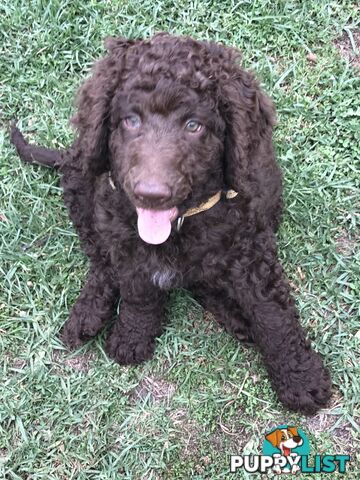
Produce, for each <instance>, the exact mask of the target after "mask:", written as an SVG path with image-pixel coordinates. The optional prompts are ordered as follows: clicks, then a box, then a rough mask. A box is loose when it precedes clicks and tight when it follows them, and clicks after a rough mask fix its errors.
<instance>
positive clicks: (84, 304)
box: [61, 263, 119, 348]
mask: <svg viewBox="0 0 360 480" xmlns="http://www.w3.org/2000/svg"><path fill="white" fill-rule="evenodd" d="M118 299H119V289H118V287H117V286H115V285H114V281H113V278H112V275H111V271H110V269H109V267H106V266H105V265H103V264H99V265H97V264H95V263H92V264H91V266H90V271H89V273H88V276H87V279H86V283H85V285H84V286H83V288H82V290H81V292H80V295H79V297H78V299H77V300H76V302H75V304H74V306H73V307H72V309H71V312H70V315H69V318H68V320H67V321H66V323H65V325H64V327H63V330H62V334H61V338H62V340H63V342H64V343H65V344H66V345H67V346H68V347H70V348H75V347H78V346H80V345H81V344H82V343H84V342H85V341H86V340H89V339H90V338H91V337H94V336H95V335H96V334H97V333H98V332H99V331H100V330H101V328H102V327H103V326H104V325H105V323H106V322H107V321H109V320H111V318H112V316H113V314H114V312H115V304H116V302H117V301H118Z"/></svg>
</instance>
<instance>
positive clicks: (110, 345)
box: [106, 278, 166, 365]
mask: <svg viewBox="0 0 360 480" xmlns="http://www.w3.org/2000/svg"><path fill="white" fill-rule="evenodd" d="M120 294H121V304H120V314H119V317H118V318H117V320H116V322H115V324H114V326H113V328H112V330H111V332H110V335H109V338H108V340H107V343H106V351H107V353H108V355H109V357H111V358H112V359H114V360H115V361H116V362H118V363H120V364H124V365H127V364H137V363H141V362H143V361H145V360H148V359H150V358H151V357H152V355H153V353H154V350H155V338H156V337H158V336H159V335H160V334H161V327H162V321H163V320H164V317H165V300H166V294H165V293H164V292H162V291H161V290H159V289H156V288H154V286H153V285H151V284H149V283H147V282H144V283H142V282H141V279H139V278H134V279H132V280H131V281H128V282H127V283H126V284H123V285H121V287H120Z"/></svg>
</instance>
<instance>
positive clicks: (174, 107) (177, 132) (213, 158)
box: [73, 34, 274, 243]
mask: <svg viewBox="0 0 360 480" xmlns="http://www.w3.org/2000/svg"><path fill="white" fill-rule="evenodd" d="M106 45H107V48H108V51H109V54H108V56H106V57H105V58H104V59H102V60H100V61H99V62H97V64H96V65H95V68H94V72H93V75H92V77H91V78H90V79H89V80H87V81H86V82H85V84H84V85H83V86H82V88H81V89H80V92H79V96H78V102H77V105H78V111H77V114H76V115H75V117H74V118H73V123H74V124H75V125H76V127H77V129H78V133H79V135H78V139H77V142H76V143H75V145H76V148H77V149H78V152H79V158H80V161H81V162H82V165H83V168H84V169H85V170H86V171H87V172H89V173H90V174H93V175H98V174H101V173H103V172H105V171H107V170H109V171H111V172H112V177H113V181H114V183H115V185H116V186H117V187H119V188H123V189H124V190H125V192H126V194H127V195H128V197H129V199H130V201H131V203H132V204H133V206H134V208H136V210H137V213H138V217H139V222H138V225H140V226H141V228H142V229H143V232H142V233H143V235H142V236H143V238H144V237H145V239H146V236H147V233H146V230H147V229H151V228H155V229H158V233H159V235H158V240H159V241H158V243H161V242H162V241H165V240H166V238H167V234H166V232H168V233H169V228H168V227H169V225H170V223H171V221H173V220H174V219H175V218H176V217H177V216H178V215H179V214H181V213H183V212H184V211H185V210H186V209H187V208H190V207H193V206H195V205H198V204H199V203H201V202H203V201H204V200H206V199H208V198H209V197H210V196H211V195H213V194H214V193H216V192H218V191H219V190H222V189H225V188H231V189H234V190H236V191H237V192H239V193H240V195H242V196H243V197H244V198H247V197H248V198H250V197H252V196H253V195H254V193H255V191H256V190H257V187H256V178H257V172H258V170H259V168H260V166H259V161H262V162H263V160H260V159H263V157H264V156H266V152H269V151H271V148H272V146H271V132H272V126H273V123H274V110H273V107H272V104H271V102H270V101H269V99H268V98H267V97H266V96H265V95H264V94H263V93H262V92H261V90H260V88H259V86H258V83H257V82H256V80H255V79H254V77H253V75H251V74H249V73H247V72H245V71H244V70H242V69H241V68H240V67H239V65H238V60H239V53H238V52H237V51H236V50H234V49H232V48H227V47H224V46H222V45H218V44H215V43H209V42H199V41H195V40H193V39H191V38H187V37H173V36H170V35H167V34H159V35H156V36H154V37H153V38H152V39H150V40H133V41H129V40H124V39H109V40H108V41H107V43H106ZM259 188H260V187H259Z"/></svg>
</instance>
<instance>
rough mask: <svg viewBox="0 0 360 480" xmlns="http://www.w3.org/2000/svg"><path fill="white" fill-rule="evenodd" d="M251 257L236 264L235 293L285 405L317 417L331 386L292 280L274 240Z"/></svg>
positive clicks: (265, 240)
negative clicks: (296, 303)
mask: <svg viewBox="0 0 360 480" xmlns="http://www.w3.org/2000/svg"><path fill="white" fill-rule="evenodd" d="M251 252H252V255H251V257H249V258H247V259H246V261H245V262H244V261H242V260H241V259H240V260H239V261H235V262H234V266H233V268H232V271H231V277H232V278H231V285H230V290H231V293H232V294H233V295H234V294H235V295H236V299H237V301H238V302H239V305H240V306H241V308H242V311H243V313H244V316H246V318H247V319H248V320H249V326H250V330H251V336H252V338H253V339H254V342H255V343H256V344H257V345H258V347H259V348H260V351H261V353H262V356H263V359H264V362H265V365H266V367H267V370H268V372H269V375H270V377H271V380H272V383H273V385H274V387H275V389H276V391H277V394H278V396H279V399H280V400H281V402H282V403H283V404H284V405H286V406H287V407H289V408H290V409H292V410H298V411H301V412H303V413H306V414H313V413H315V412H316V411H317V410H318V409H319V408H321V407H324V406H325V405H326V403H327V401H328V400H329V397H330V390H331V382H330V377H329V374H328V371H327V370H326V369H325V368H324V366H323V363H322V360H321V358H320V356H319V355H318V354H317V353H316V352H315V351H314V350H313V349H312V348H311V346H310V342H309V341H308V340H307V339H306V338H305V335H304V332H303V330H302V328H301V325H300V323H299V320H298V314H297V311H296V308H295V306H294V301H293V299H292V297H291V295H290V288H289V285H288V281H287V279H286V277H285V275H284V273H283V269H282V267H281V265H280V263H279V261H278V259H277V255H276V246H275V241H274V238H273V237H272V236H271V235H268V236H267V235H263V236H262V238H259V239H258V241H255V242H254V244H253V246H252V249H251Z"/></svg>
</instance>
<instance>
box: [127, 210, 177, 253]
mask: <svg viewBox="0 0 360 480" xmlns="http://www.w3.org/2000/svg"><path fill="white" fill-rule="evenodd" d="M136 212H137V215H138V220H137V228H138V232H139V236H140V238H141V239H142V240H143V241H144V242H146V243H150V244H151V245H160V244H161V243H164V242H166V240H167V239H168V238H169V236H170V233H171V223H172V222H173V221H174V220H175V219H176V218H177V217H178V215H179V211H178V209H177V208H176V207H172V208H169V209H167V210H155V209H150V208H140V207H136Z"/></svg>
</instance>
